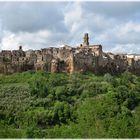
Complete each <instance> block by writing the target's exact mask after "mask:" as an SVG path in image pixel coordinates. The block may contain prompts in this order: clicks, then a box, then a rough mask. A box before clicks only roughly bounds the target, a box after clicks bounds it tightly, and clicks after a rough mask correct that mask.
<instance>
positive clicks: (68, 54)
mask: <svg viewBox="0 0 140 140" xmlns="http://www.w3.org/2000/svg"><path fill="white" fill-rule="evenodd" d="M28 70H35V71H38V70H43V71H47V72H52V73H54V72H67V73H73V72H86V71H90V72H93V73H96V74H97V73H111V74H115V73H121V72H124V71H126V70H128V71H130V72H133V73H135V74H140V55H136V54H131V55H130V54H129V55H128V54H112V53H105V52H103V51H102V46H101V45H89V37H88V34H87V33H86V34H85V35H84V38H83V44H81V45H79V46H78V47H70V46H68V45H65V46H64V47H61V48H44V49H41V50H28V51H23V50H22V46H19V50H13V51H8V50H3V51H1V52H0V73H4V74H10V73H15V72H23V71H28Z"/></svg>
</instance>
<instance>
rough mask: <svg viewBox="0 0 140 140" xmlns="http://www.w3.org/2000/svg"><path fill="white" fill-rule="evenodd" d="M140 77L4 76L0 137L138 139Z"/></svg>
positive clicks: (0, 83)
mask: <svg viewBox="0 0 140 140" xmlns="http://www.w3.org/2000/svg"><path fill="white" fill-rule="evenodd" d="M139 103H140V77H139V76H135V75H132V74H131V73H128V72H125V73H123V74H121V75H117V76H111V75H110V74H105V75H103V76H96V75H94V74H91V73H87V74H80V73H74V74H65V73H57V74H55V73H53V74H50V73H45V72H41V71H39V72H32V71H29V72H23V73H15V74H12V75H0V138H139V137H140V117H139V116H140V105H139Z"/></svg>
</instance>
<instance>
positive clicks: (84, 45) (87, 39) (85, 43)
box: [83, 33, 89, 47]
mask: <svg viewBox="0 0 140 140" xmlns="http://www.w3.org/2000/svg"><path fill="white" fill-rule="evenodd" d="M87 46H89V37H88V33H85V34H84V38H83V47H87Z"/></svg>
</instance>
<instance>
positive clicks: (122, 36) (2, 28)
mask: <svg viewBox="0 0 140 140" xmlns="http://www.w3.org/2000/svg"><path fill="white" fill-rule="evenodd" d="M86 32H88V33H89V37H90V44H101V45H102V46H103V50H104V51H109V52H127V53H140V2H0V50H2V49H17V48H18V46H19V45H22V46H23V49H26V50H27V49H40V48H46V47H50V46H56V47H59V46H62V45H63V44H68V45H70V46H75V45H77V44H81V43H82V41H83V40H82V39H83V34H84V33H86Z"/></svg>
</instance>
